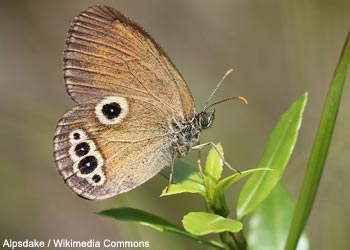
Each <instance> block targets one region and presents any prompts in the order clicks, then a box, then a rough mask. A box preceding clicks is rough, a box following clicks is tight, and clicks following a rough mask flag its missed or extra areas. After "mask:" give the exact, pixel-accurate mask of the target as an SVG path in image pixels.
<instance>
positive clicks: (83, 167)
mask: <svg viewBox="0 0 350 250" xmlns="http://www.w3.org/2000/svg"><path fill="white" fill-rule="evenodd" d="M97 165H98V161H97V159H96V157H95V156H92V155H90V156H86V157H85V158H83V159H82V160H81V161H80V162H79V165H78V168H79V171H80V173H82V174H90V173H91V172H93V171H94V170H95V169H96V167H97Z"/></svg>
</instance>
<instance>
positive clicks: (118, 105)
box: [95, 96, 129, 125]
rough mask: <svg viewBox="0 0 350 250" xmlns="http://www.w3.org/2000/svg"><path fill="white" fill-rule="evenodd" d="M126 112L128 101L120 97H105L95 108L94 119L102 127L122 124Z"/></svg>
mask: <svg viewBox="0 0 350 250" xmlns="http://www.w3.org/2000/svg"><path fill="white" fill-rule="evenodd" d="M128 112H129V104H128V101H127V99H126V98H124V97H121V96H108V97H105V98H104V99H102V100H101V101H100V102H99V103H97V104H96V106H95V115H96V118H97V119H98V120H99V122H100V123H102V124H104V125H114V124H118V123H120V122H122V120H123V119H124V118H125V117H126V115H127V114H128Z"/></svg>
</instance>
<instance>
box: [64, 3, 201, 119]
mask: <svg viewBox="0 0 350 250" xmlns="http://www.w3.org/2000/svg"><path fill="white" fill-rule="evenodd" d="M64 57H65V58H64V60H65V63H64V74H65V79H66V84H67V89H68V92H69V94H70V95H71V96H72V98H73V99H74V100H76V101H77V102H84V101H86V100H88V99H90V98H91V97H96V96H105V95H111V93H114V94H119V95H123V96H130V95H131V96H133V97H136V96H138V97H147V98H150V99H151V100H152V101H153V102H156V103H158V105H159V106H160V107H161V108H163V109H166V110H169V111H170V112H172V113H174V115H175V116H176V117H177V118H178V119H179V120H181V119H183V120H184V121H187V120H189V119H191V118H193V116H194V103H193V98H192V96H191V93H190V91H189V89H188V86H187V84H186V83H185V81H184V79H183V78H182V76H181V75H180V73H179V72H178V70H177V69H176V68H175V66H174V65H173V64H172V62H171V61H170V59H169V58H168V57H167V55H166V53H165V52H164V51H163V50H162V49H161V48H160V46H159V45H158V44H157V43H156V42H155V41H154V40H153V39H152V38H151V37H150V35H148V34H147V33H146V32H145V31H144V30H143V29H142V28H141V27H140V26H138V25H137V24H136V23H134V22H133V21H131V20H130V19H128V18H127V17H125V16H124V15H123V14H121V13H120V12H119V11H117V10H114V9H112V8H110V7H106V6H94V7H90V8H88V9H87V10H86V11H83V12H82V13H81V14H80V15H79V16H77V17H76V18H75V19H74V21H73V23H72V25H71V28H70V30H69V32H68V37H67V40H66V48H65V56H64Z"/></svg>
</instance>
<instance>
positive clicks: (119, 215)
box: [98, 208, 225, 249]
mask: <svg viewBox="0 0 350 250" xmlns="http://www.w3.org/2000/svg"><path fill="white" fill-rule="evenodd" d="M98 214H99V215H102V216H106V217H111V218H114V219H117V220H122V221H134V222H138V223H140V224H142V225H145V226H149V227H152V228H153V229H155V230H158V231H160V232H171V233H176V234H179V235H182V236H185V237H187V238H190V239H192V240H195V241H197V242H199V243H202V244H206V245H209V246H212V247H215V248H217V249H225V248H224V247H223V245H222V244H221V243H219V242H216V241H214V240H209V239H206V238H203V237H198V236H195V235H192V234H190V233H188V232H186V231H185V230H184V229H182V228H180V227H178V226H176V225H174V224H172V223H170V222H168V221H166V220H164V219H162V218H160V217H158V216H156V215H153V214H150V213H147V212H144V211H142V210H138V209H133V208H113V209H108V210H104V211H101V212H100V213H98Z"/></svg>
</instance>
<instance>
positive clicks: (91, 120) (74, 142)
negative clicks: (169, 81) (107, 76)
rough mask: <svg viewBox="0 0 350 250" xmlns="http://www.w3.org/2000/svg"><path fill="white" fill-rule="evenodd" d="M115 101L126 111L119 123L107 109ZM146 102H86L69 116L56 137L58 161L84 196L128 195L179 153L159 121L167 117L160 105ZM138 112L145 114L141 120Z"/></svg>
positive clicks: (67, 179) (111, 99)
mask: <svg viewBox="0 0 350 250" xmlns="http://www.w3.org/2000/svg"><path fill="white" fill-rule="evenodd" d="M123 101H124V103H123ZM110 103H114V104H115V103H117V104H119V105H120V107H121V112H119V115H118V117H116V118H113V119H114V120H113V119H109V118H111V117H109V118H108V117H104V116H105V114H104V113H103V111H102V109H103V107H104V106H106V105H108V104H110ZM141 104H142V102H141V101H138V100H132V99H126V98H123V97H116V96H110V97H105V98H104V99H94V100H93V101H92V102H89V103H86V104H80V105H79V106H76V107H74V108H73V109H71V110H69V111H68V112H66V113H65V114H64V115H63V117H62V118H61V120H60V121H59V124H58V126H57V129H56V134H55V139H54V150H55V159H56V163H57V166H58V170H59V172H60V173H61V175H62V176H63V178H64V180H65V182H66V183H67V184H68V186H70V187H71V188H72V190H73V191H74V192H76V193H77V194H78V195H80V196H82V197H85V198H87V199H103V198H107V197H110V196H113V195H116V194H118V193H122V192H126V191H128V190H130V189H133V188H135V187H137V186H139V185H140V184H142V183H143V182H145V181H146V180H148V179H150V178H151V177H153V176H154V175H155V174H157V173H158V172H159V171H160V170H161V169H162V168H163V167H165V166H166V165H169V164H170V162H171V159H172V156H173V151H172V149H171V145H170V143H169V140H168V133H167V130H166V129H165V127H164V125H163V124H161V123H160V122H157V120H162V119H164V117H162V115H161V113H160V112H159V111H158V109H157V108H155V107H154V106H152V105H150V106H149V107H145V106H143V105H141ZM156 111H157V112H156ZM123 112H124V113H123ZM135 113H140V115H139V117H138V118H139V119H138V120H135V119H134V118H135ZM101 117H104V118H105V119H106V121H104V120H103V118H101ZM150 117H151V118H150ZM118 118H122V119H119V120H118ZM149 118H150V119H149ZM140 124H142V126H141V125H140Z"/></svg>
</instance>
